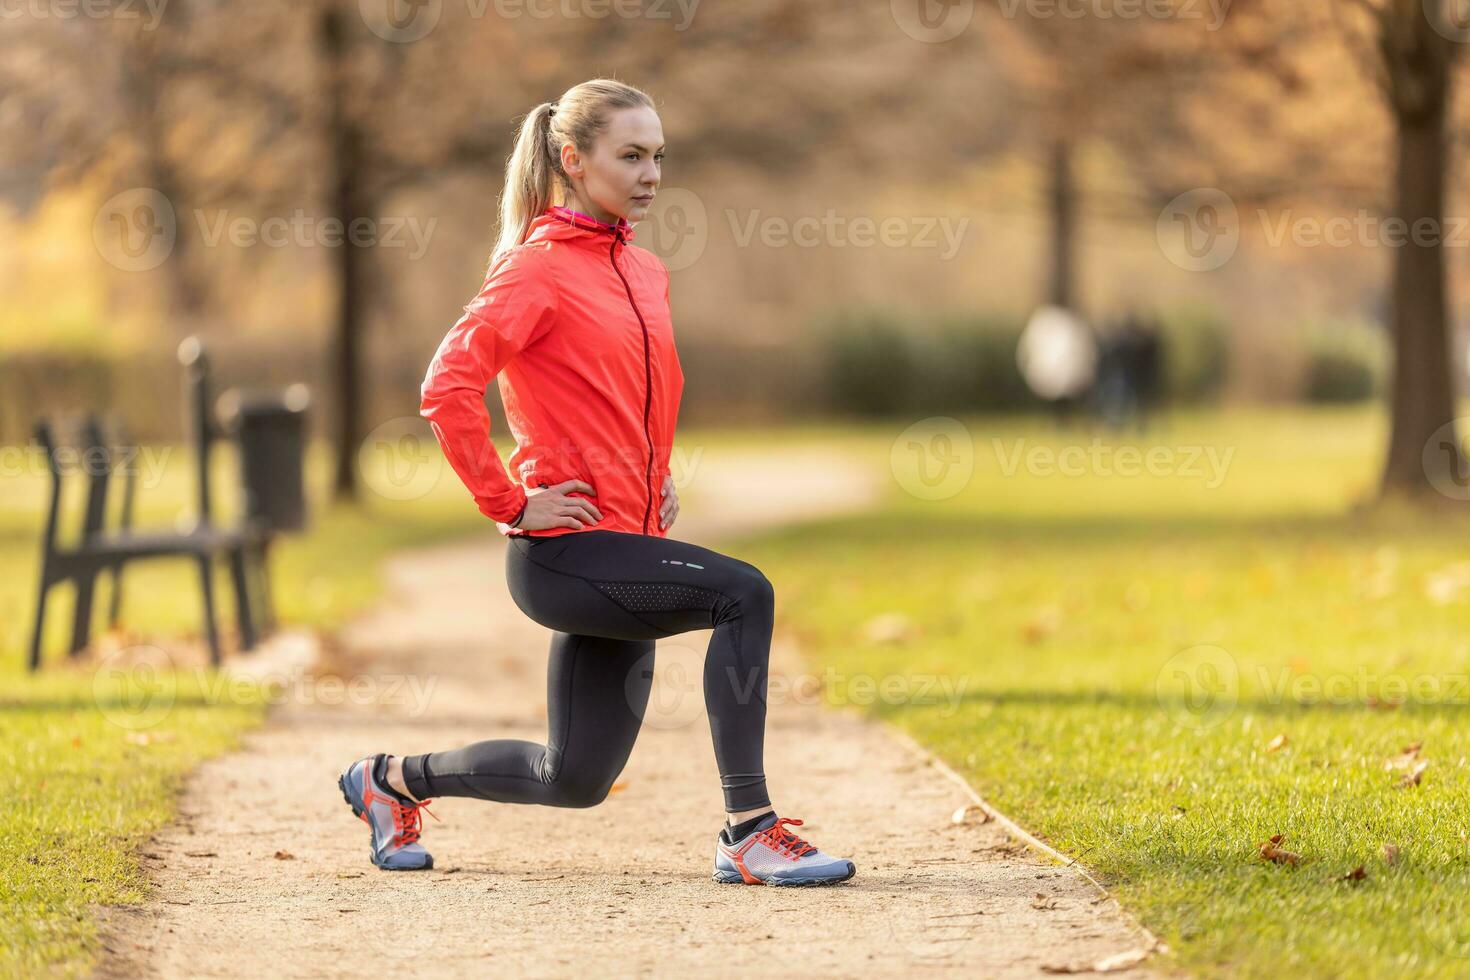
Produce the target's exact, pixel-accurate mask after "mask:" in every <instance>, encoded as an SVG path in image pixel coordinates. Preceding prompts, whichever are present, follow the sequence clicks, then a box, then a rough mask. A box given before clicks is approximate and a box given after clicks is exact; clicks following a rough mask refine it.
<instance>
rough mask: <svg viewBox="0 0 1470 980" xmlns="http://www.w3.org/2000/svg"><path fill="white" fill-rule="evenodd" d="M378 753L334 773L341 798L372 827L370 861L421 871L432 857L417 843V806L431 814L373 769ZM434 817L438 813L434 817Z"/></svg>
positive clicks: (384, 866) (429, 865)
mask: <svg viewBox="0 0 1470 980" xmlns="http://www.w3.org/2000/svg"><path fill="white" fill-rule="evenodd" d="M381 758H383V757H382V756H381V755H370V756H368V757H367V758H366V759H359V760H357V761H356V762H354V763H353V764H352V765H350V766H348V767H347V771H346V772H344V773H342V775H340V776H338V777H337V786H338V788H339V789H341V790H342V798H343V799H344V800H346V801H347V805H348V806H350V807H352V813H353V815H354V816H356V817H358V818H359V819H360V820H362V821H363V823H366V824H367V825H368V826H369V827H371V828H372V837H371V841H372V852H371V853H372V858H373V864H376V865H377V866H378V867H380V868H382V869H383V870H384V871H422V870H427V869H429V868H432V867H433V866H434V858H433V856H432V855H431V854H429V852H428V851H426V850H424V845H422V844H420V843H419V833H420V831H421V830H422V828H421V827H420V825H419V810H420V809H422V810H424V812H426V813H428V814H429V816H431V817H434V814H433V813H432V812H431V811H429V809H428V807H426V806H425V805H424V804H426V803H432V802H433V801H432V800H420V801H418V802H417V803H414V802H412V801H405V798H404V797H400V796H399V795H398V794H397V793H395V792H394V791H393V790H392V789H391V788H389V787H388V785H387V783H386V780H384V779H382V778H381V777H378V776H375V775H374V772H373V769H374V766H375V765H376V764H377V763H378V760H379V759H381ZM434 819H435V820H438V819H439V818H438V817H434Z"/></svg>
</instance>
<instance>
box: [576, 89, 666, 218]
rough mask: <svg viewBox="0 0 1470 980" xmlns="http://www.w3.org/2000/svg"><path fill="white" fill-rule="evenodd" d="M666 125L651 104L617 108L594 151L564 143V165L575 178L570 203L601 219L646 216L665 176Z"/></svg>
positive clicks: (578, 209)
mask: <svg viewBox="0 0 1470 980" xmlns="http://www.w3.org/2000/svg"><path fill="white" fill-rule="evenodd" d="M663 159H664V128H663V124H662V123H660V122H659V119H658V113H656V112H654V111H653V110H652V109H650V108H648V107H647V106H637V107H635V108H632V109H618V110H616V111H614V112H613V114H612V115H611V116H610V117H609V118H608V123H607V126H606V127H605V128H604V129H603V131H602V132H601V133H600V134H598V136H597V140H596V142H595V143H594V144H593V146H592V152H591V153H589V154H586V155H583V154H581V153H578V152H577V148H576V147H574V146H572V145H571V144H567V145H566V146H563V147H562V150H561V162H562V169H563V170H564V171H565V172H566V174H567V176H568V177H569V178H571V183H572V200H571V201H569V202H568V206H569V207H571V208H572V209H573V210H575V211H581V212H582V213H583V214H586V215H590V216H591V217H593V218H596V219H597V220H598V221H604V222H607V223H608V224H613V223H615V222H616V221H617V220H618V219H619V218H626V219H628V223H629V224H637V223H638V222H639V221H642V220H643V219H644V218H645V217H647V215H648V208H649V205H651V204H652V203H653V195H654V192H655V191H657V190H658V184H659V180H660V179H661V177H662V171H663Z"/></svg>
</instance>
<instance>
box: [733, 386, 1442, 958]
mask: <svg viewBox="0 0 1470 980" xmlns="http://www.w3.org/2000/svg"><path fill="white" fill-rule="evenodd" d="M902 428H903V425H902V424H898V425H893V426H882V425H873V426H868V427H865V428H864V429H863V430H862V431H861V432H860V433H859V434H857V435H855V436H853V437H851V442H852V444H853V445H854V446H856V447H857V448H859V449H860V451H863V452H865V453H867V454H868V456H869V458H871V459H872V461H873V463H874V465H875V467H876V468H878V469H879V470H880V471H881V472H882V473H883V475H884V479H885V481H886V484H887V486H888V489H889V492H888V494H887V497H886V499H885V500H884V502H883V503H882V505H881V506H880V507H879V508H878V509H876V510H875V511H874V512H872V513H867V514H863V515H861V516H858V517H854V518H848V519H842V520H834V521H826V522H821V523H816V524H810V525H804V526H802V527H799V528H795V529H788V530H785V531H779V532H775V533H771V534H768V535H763V536H760V537H756V538H752V539H749V540H748V541H746V542H743V543H742V544H740V545H739V547H738V550H737V551H736V553H737V554H740V555H741V556H742V557H745V558H747V559H749V560H751V561H754V562H755V563H757V564H758V565H760V566H761V567H762V568H763V569H764V570H765V571H766V572H767V574H768V575H769V576H770V577H771V579H772V580H773V582H774V583H775V585H776V590H777V595H778V622H779V623H780V624H781V625H782V626H783V627H786V628H790V629H792V630H794V631H795V633H796V634H797V635H798V637H800V639H801V640H802V641H803V649H804V650H805V652H806V654H807V656H808V658H809V667H810V669H811V670H812V671H813V672H814V673H823V674H825V675H826V676H827V685H826V689H825V690H826V694H825V696H826V698H827V699H828V700H829V701H831V702H832V703H838V704H843V703H845V704H855V705H859V706H861V707H863V708H864V709H865V710H869V711H871V712H873V713H875V714H877V715H878V716H881V717H884V718H887V719H890V720H892V721H893V722H895V723H897V724H898V725H900V726H902V727H904V728H905V729H907V730H909V731H911V732H912V733H913V734H914V735H915V736H916V737H918V738H919V739H920V740H921V741H923V742H925V743H927V744H928V745H929V746H930V747H932V748H933V749H934V750H935V751H936V752H938V753H939V754H940V755H941V756H942V757H943V758H945V759H946V761H947V762H949V763H950V764H951V765H952V766H954V767H955V768H956V769H957V770H958V771H959V772H961V773H962V774H964V775H965V776H966V777H967V778H968V779H969V780H970V781H971V782H972V784H973V785H975V786H976V788H977V789H978V790H979V791H980V792H982V793H983V794H984V795H985V796H986V797H987V798H988V799H990V800H992V801H993V802H995V803H996V804H997V805H999V806H1000V807H1001V808H1002V809H1004V810H1005V811H1007V812H1008V813H1010V814H1011V815H1013V816H1014V817H1016V818H1017V819H1018V820H1020V821H1021V823H1023V824H1024V825H1026V826H1028V827H1029V828H1031V829H1032V830H1034V831H1037V832H1039V833H1041V834H1042V835H1044V836H1045V837H1046V839H1048V840H1049V841H1051V842H1052V843H1053V844H1054V845H1056V846H1058V847H1060V848H1061V849H1063V850H1064V851H1066V852H1068V853H1070V854H1073V855H1082V856H1083V860H1084V862H1085V863H1086V864H1087V865H1089V866H1090V867H1091V868H1093V869H1096V870H1097V871H1098V872H1099V873H1100V874H1101V875H1102V876H1103V877H1104V878H1105V880H1106V881H1108V883H1109V884H1110V885H1111V887H1112V888H1113V889H1114V891H1115V893H1116V894H1117V896H1118V897H1119V898H1120V899H1121V900H1122V901H1123V902H1124V903H1125V904H1126V905H1127V906H1128V907H1130V908H1131V909H1132V910H1133V911H1134V912H1136V913H1137V914H1138V915H1139V917H1140V918H1141V920H1142V921H1143V922H1144V923H1145V924H1146V925H1147V926H1149V927H1150V928H1151V929H1153V930H1154V931H1155V932H1156V933H1158V934H1159V935H1160V936H1161V937H1162V938H1163V939H1164V940H1165V941H1166V942H1167V943H1169V944H1170V945H1171V946H1172V948H1173V949H1174V951H1175V957H1176V960H1175V962H1176V963H1177V964H1178V965H1180V966H1182V967H1183V968H1185V969H1188V970H1190V971H1193V972H1197V973H1199V974H1201V975H1232V976H1279V975H1293V974H1298V973H1302V974H1307V975H1313V976H1344V977H1354V976H1361V977H1370V976H1374V977H1376V976H1395V975H1396V976H1421V975H1470V838H1467V836H1466V835H1467V834H1470V726H1467V725H1466V724H1465V720H1466V715H1467V703H1470V565H1466V562H1467V560H1470V549H1467V547H1466V543H1467V541H1470V523H1467V522H1466V521H1464V520H1461V519H1456V520H1450V519H1447V518H1445V517H1443V516H1439V517H1432V518H1425V517H1416V516H1413V515H1406V514H1379V515H1378V516H1375V517H1372V518H1353V517H1351V516H1348V515H1349V514H1350V513H1351V505H1352V504H1353V503H1354V502H1355V501H1356V500H1358V499H1359V498H1361V497H1362V496H1363V495H1365V494H1367V493H1369V492H1370V491H1371V489H1372V487H1373V485H1374V481H1375V478H1376V474H1377V467H1378V464H1379V460H1380V454H1381V451H1382V443H1383V435H1384V433H1383V425H1382V420H1381V418H1380V416H1379V415H1378V413H1376V412H1374V411H1370V410H1366V409H1363V410H1331V411H1311V412H1306V411H1291V412H1286V411H1283V412H1254V413H1250V414H1232V415H1185V416H1177V417H1175V418H1173V419H1171V420H1169V422H1168V424H1167V426H1166V427H1164V428H1162V429H1160V430H1159V431H1157V432H1154V433H1151V434H1150V435H1149V436H1148V437H1147V438H1146V439H1145V440H1143V441H1142V442H1141V443H1140V442H1137V441H1136V440H1135V444H1137V445H1141V446H1143V447H1144V448H1147V447H1149V446H1168V447H1185V446H1199V447H1215V448H1216V450H1217V452H1220V453H1223V452H1224V451H1225V450H1228V449H1232V448H1233V450H1234V455H1233V456H1232V457H1230V464H1229V467H1228V469H1226V470H1225V472H1224V479H1223V480H1222V481H1219V482H1218V485H1216V486H1213V487H1212V486H1210V485H1209V483H1210V482H1211V480H1210V479H1209V478H1208V475H1207V474H1203V473H1202V474H1201V475H1199V476H1192V475H1189V473H1188V472H1179V471H1173V472H1161V473H1159V474H1158V475H1152V476H1150V475H1139V476H1127V475H1120V474H1118V473H1116V472H1112V473H1109V472H1104V471H1102V469H1101V467H1100V466H1099V465H1087V466H1084V467H1083V469H1085V470H1087V472H1085V473H1082V474H1080V475H1061V474H1058V473H1056V472H1048V471H1045V470H1038V469H1036V468H1035V467H1032V468H1030V469H1028V468H1027V467H1026V466H1024V465H1022V466H1020V467H1018V468H1016V469H1015V470H1013V471H1011V472H1007V471H1006V469H1005V463H1006V461H1009V460H1010V459H1012V458H1013V456H1014V453H1015V451H1016V447H1017V446H1018V445H1020V446H1021V447H1022V448H1023V449H1025V448H1031V447H1036V446H1043V447H1050V448H1051V449H1053V450H1059V449H1060V448H1061V447H1063V446H1065V445H1068V444H1075V445H1081V446H1083V447H1087V446H1089V445H1090V440H1091V438H1092V436H1091V434H1087V433H1076V434H1072V435H1063V434H1058V433H1057V432H1056V431H1054V430H1053V429H1052V428H1051V427H1050V426H1049V425H1046V424H1042V423H1038V422H1028V421H1026V420H1011V421H1007V422H993V421H985V420H971V421H969V422H968V423H967V426H966V428H967V429H968V431H969V434H970V438H971V443H970V445H971V446H972V447H973V451H972V456H973V463H974V470H973V474H972V475H971V476H970V477H969V479H968V481H965V480H964V479H962V478H957V479H956V487H957V488H958V490H957V492H955V493H954V494H953V495H951V496H947V497H944V498H943V499H933V500H931V499H920V497H918V496H915V495H914V494H913V493H911V492H909V491H908V490H906V489H905V488H906V487H918V488H919V490H920V492H921V493H923V492H925V491H924V490H923V486H924V484H922V482H916V477H915V474H914V471H912V470H911V466H912V463H911V462H910V460H911V457H910V455H909V447H908V446H906V445H904V444H900V445H899V446H898V452H897V454H896V455H894V456H891V455H890V451H891V450H893V449H894V446H895V441H896V440H897V439H898V436H899V431H900V430H901V429H902ZM994 440H999V443H998V444H997V443H996V442H995V441H994ZM1017 440H1024V441H1023V442H1019V443H1018V442H1017ZM906 441H907V440H905V442H906ZM920 441H921V442H923V443H924V444H926V445H928V444H929V443H928V440H927V438H926V439H922V440H920ZM1108 444H1109V445H1112V443H1108ZM932 448H934V449H936V450H938V451H940V452H942V453H945V454H947V455H951V456H956V455H957V457H958V459H959V460H960V461H961V464H962V462H963V459H964V457H965V453H966V450H965V449H964V446H963V444H962V441H959V442H957V441H955V440H953V439H952V440H951V441H950V442H949V444H948V445H945V444H943V443H940V444H937V445H934V446H932ZM1099 458H1104V459H1105V458H1107V457H1105V456H1104V457H1099ZM1160 458H1162V457H1160ZM1217 458H1223V457H1217ZM890 459H896V460H897V463H896V464H895V465H894V466H892V467H890ZM1175 461H1176V462H1178V463H1179V464H1181V465H1182V464H1183V463H1184V459H1183V456H1179V457H1176V458H1175ZM961 472H962V471H961ZM929 475H930V477H931V478H934V477H937V476H938V475H940V471H939V470H938V469H937V464H935V468H933V469H931V471H930V473H929ZM931 482H932V480H931ZM859 678H868V679H870V680H866V681H859ZM885 683H887V684H888V685H890V686H889V687H888V688H887V694H886V695H885V694H884V693H883V692H884V690H885V689H884V687H883V684H885ZM863 684H867V685H868V686H866V687H865V686H862V685H863ZM946 684H947V685H948V688H946V687H945V686H944V685H946ZM1416 685H1423V686H1416ZM1277 736H1285V738H1286V744H1285V747H1284V748H1280V749H1278V750H1276V751H1268V746H1269V745H1270V744H1271V743H1272V741H1273V740H1274V739H1276V738H1277ZM1416 741H1418V742H1422V743H1423V748H1422V750H1421V755H1422V758H1424V759H1427V760H1428V761H1429V763H1430V765H1429V767H1428V768H1427V770H1425V772H1424V773H1423V776H1422V781H1421V783H1420V784H1419V785H1417V786H1414V787H1412V788H1405V789H1397V788H1394V783H1395V781H1396V779H1397V778H1398V773H1397V772H1390V771H1388V770H1387V769H1385V763H1386V760H1388V759H1389V758H1390V757H1392V756H1395V755H1396V754H1397V753H1398V752H1399V751H1400V749H1402V748H1403V747H1404V746H1405V745H1407V744H1408V743H1411V742H1416ZM1274 834H1285V835H1286V837H1285V841H1284V844H1283V845H1282V846H1284V847H1286V848H1287V849H1289V850H1291V851H1293V852H1297V853H1299V854H1301V855H1302V856H1303V858H1304V861H1303V863H1302V864H1301V865H1300V866H1295V867H1293V866H1286V865H1280V864H1272V863H1268V862H1266V861H1264V860H1263V859H1262V858H1261V856H1260V854H1259V851H1258V846H1259V844H1260V843H1261V842H1263V841H1266V840H1267V839H1268V838H1269V837H1271V836H1272V835H1274ZM1385 844H1393V845H1396V846H1397V847H1398V848H1399V858H1398V860H1397V863H1395V864H1393V865H1392V866H1390V865H1389V864H1387V863H1386V862H1385V861H1384V860H1383V858H1382V856H1381V855H1382V848H1383V845H1385ZM1359 865H1362V866H1363V867H1364V868H1365V871H1366V878H1364V879H1363V880H1361V881H1357V882H1350V881H1345V880H1338V879H1340V878H1341V877H1342V876H1344V875H1346V874H1347V873H1349V872H1351V871H1352V870H1353V869H1354V868H1356V867H1358V866H1359Z"/></svg>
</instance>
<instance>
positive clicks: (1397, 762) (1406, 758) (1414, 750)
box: [1383, 742, 1424, 772]
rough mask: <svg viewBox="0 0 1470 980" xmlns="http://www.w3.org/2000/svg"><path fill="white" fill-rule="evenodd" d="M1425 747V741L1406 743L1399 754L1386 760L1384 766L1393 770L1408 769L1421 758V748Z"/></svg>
mask: <svg viewBox="0 0 1470 980" xmlns="http://www.w3.org/2000/svg"><path fill="white" fill-rule="evenodd" d="M1423 747H1424V743H1423V742H1410V743H1409V744H1408V745H1405V746H1404V748H1403V750H1402V751H1401V752H1399V754H1398V755H1396V756H1394V757H1393V758H1391V759H1386V760H1384V763H1383V768H1384V769H1387V770H1389V771H1390V772H1392V771H1393V770H1395V769H1407V768H1409V767H1410V766H1412V765H1413V764H1414V762H1415V761H1416V760H1417V759H1418V758H1419V750H1420V749H1421V748H1423Z"/></svg>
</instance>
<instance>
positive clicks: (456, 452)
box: [419, 249, 556, 523]
mask: <svg viewBox="0 0 1470 980" xmlns="http://www.w3.org/2000/svg"><path fill="white" fill-rule="evenodd" d="M555 317H556V289H555V286H554V284H553V283H552V281H551V278H550V276H549V274H548V273H547V271H546V270H545V269H544V267H541V266H540V265H538V264H537V263H536V262H535V255H534V254H533V253H527V252H525V251H522V250H520V249H515V250H512V251H510V252H507V253H505V254H504V255H502V256H501V257H500V259H499V260H497V261H496V262H495V264H494V265H493V266H492V267H491V269H490V272H489V274H488V275H487V276H486V277H485V283H484V285H483V286H482V287H481V288H480V293H479V295H478V296H476V297H475V298H474V299H473V300H471V301H470V303H469V304H468V305H467V306H466V307H465V308H464V316H462V317H461V318H460V319H459V322H458V323H456V324H455V325H454V326H453V327H451V328H450V330H449V333H448V334H447V335H445V337H444V340H443V341H441V342H440V344H439V349H438V351H436V352H435V354H434V359H433V360H432V361H431V362H430V363H429V370H428V373H427V375H426V376H425V377H424V384H423V389H422V395H423V398H422V401H421V403H420V406H419V414H420V415H422V416H423V417H424V418H425V419H427V420H428V421H429V425H430V427H432V428H433V430H434V436H435V438H437V439H438V440H439V445H440V447H442V448H443V450H444V456H445V458H446V459H448V460H449V465H450V466H452V467H453V468H454V471H455V472H456V473H457V474H459V478H460V480H462V481H463V482H464V485H465V486H466V487H467V488H468V489H469V491H470V495H471V496H472V497H473V498H474V501H475V506H477V507H478V508H479V509H480V513H482V514H484V515H485V516H486V517H489V518H491V519H493V520H496V521H502V522H506V523H508V522H510V521H513V520H515V517H516V514H517V513H519V512H520V510H521V508H522V507H523V506H525V503H526V491H525V488H524V487H522V486H521V485H520V484H519V483H517V482H516V481H514V480H512V479H511V478H510V476H509V475H508V474H507V473H506V472H505V466H504V464H502V463H501V461H500V455H499V454H498V453H496V451H495V446H494V444H493V443H492V442H491V441H490V413H489V411H488V410H487V409H486V408H485V391H486V390H487V389H488V388H489V386H490V382H491V381H493V380H494V379H495V376H496V375H497V374H499V373H500V371H501V369H502V368H503V367H505V365H506V364H507V363H508V362H509V361H510V359H511V358H512V357H514V356H515V355H516V354H517V353H518V352H519V351H521V350H523V349H524V348H525V347H526V346H527V345H529V344H531V343H532V342H533V341H535V340H536V339H537V338H538V337H540V336H541V335H542V334H544V333H545V332H546V331H547V330H548V329H550V327H551V324H552V322H553V321H554V320H555Z"/></svg>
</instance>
